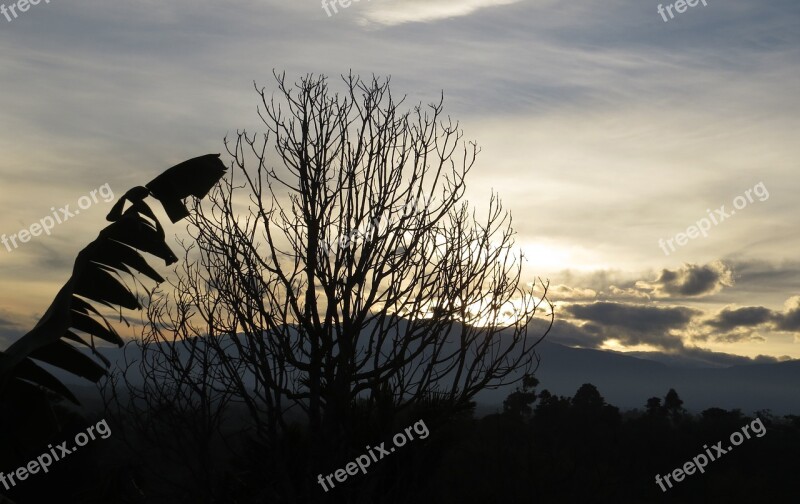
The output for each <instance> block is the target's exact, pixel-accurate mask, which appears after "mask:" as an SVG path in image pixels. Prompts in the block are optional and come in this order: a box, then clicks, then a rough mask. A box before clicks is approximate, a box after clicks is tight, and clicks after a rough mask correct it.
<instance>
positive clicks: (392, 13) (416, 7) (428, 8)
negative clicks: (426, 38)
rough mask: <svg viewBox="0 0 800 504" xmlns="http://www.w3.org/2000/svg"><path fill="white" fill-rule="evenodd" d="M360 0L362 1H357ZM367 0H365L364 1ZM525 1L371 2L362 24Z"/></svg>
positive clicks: (464, 12) (446, 14)
mask: <svg viewBox="0 0 800 504" xmlns="http://www.w3.org/2000/svg"><path fill="white" fill-rule="evenodd" d="M354 1H356V2H357V1H359V0H354ZM361 1H364V0H361ZM521 1H522V0H391V1H387V2H381V3H375V4H373V5H371V6H370V7H371V8H369V9H368V10H367V12H366V14H364V17H363V18H362V19H363V22H362V23H361V24H369V23H377V24H381V25H387V26H392V25H399V24H403V23H418V22H430V21H437V20H441V19H448V18H454V17H461V16H467V15H469V14H472V13H474V12H475V11H477V10H480V9H486V8H489V7H500V6H503V5H511V4H515V3H519V2H521Z"/></svg>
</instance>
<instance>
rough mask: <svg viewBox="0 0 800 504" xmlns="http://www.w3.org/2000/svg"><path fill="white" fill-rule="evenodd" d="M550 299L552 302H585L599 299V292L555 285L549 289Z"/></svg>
mask: <svg viewBox="0 0 800 504" xmlns="http://www.w3.org/2000/svg"><path fill="white" fill-rule="evenodd" d="M547 297H548V298H550V300H551V301H554V302H556V301H578V300H581V301H585V300H592V299H596V298H597V291H595V290H593V289H582V288H580V287H568V286H566V285H563V284H561V285H554V286H551V287H550V288H549V289H548V296H547Z"/></svg>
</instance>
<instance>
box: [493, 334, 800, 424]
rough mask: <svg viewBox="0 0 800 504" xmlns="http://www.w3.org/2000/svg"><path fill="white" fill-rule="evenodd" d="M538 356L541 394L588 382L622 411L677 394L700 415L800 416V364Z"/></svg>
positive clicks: (496, 394) (547, 350)
mask: <svg viewBox="0 0 800 504" xmlns="http://www.w3.org/2000/svg"><path fill="white" fill-rule="evenodd" d="M537 351H538V353H539V355H540V356H541V359H542V360H541V364H540V366H539V369H538V370H537V372H536V377H537V378H538V379H539V381H540V385H539V389H540V390H541V389H545V388H546V389H548V390H549V391H550V392H552V393H554V394H559V395H569V396H572V395H573V394H574V393H575V391H576V390H577V389H578V387H580V386H581V385H582V384H584V383H592V384H593V385H595V386H597V388H598V389H599V390H600V393H601V394H603V397H605V399H606V400H607V401H608V402H609V403H611V404H613V405H615V406H618V407H620V408H623V409H630V408H640V409H642V408H643V407H644V404H645V402H646V401H647V399H648V398H650V397H653V396H657V397H662V398H663V397H664V395H665V394H666V393H667V391H668V390H669V389H670V388H674V389H675V390H677V392H678V394H679V395H680V397H681V399H683V401H684V407H685V408H686V409H688V410H690V411H694V412H699V411H702V410H704V409H706V408H710V407H712V406H716V407H720V408H725V409H732V408H739V409H741V410H742V411H744V412H745V413H751V412H752V411H754V410H758V409H770V410H772V412H773V413H775V414H789V413H793V414H800V361H797V360H794V361H787V362H779V363H773V364H749V365H739V366H731V367H727V368H697V367H686V366H679V365H668V364H665V363H661V362H655V361H653V360H646V359H642V358H637V357H632V356H628V355H625V354H620V353H617V352H608V351H603V350H589V349H578V348H569V347H566V346H563V345H559V344H556V343H551V342H548V341H544V342H542V343H541V344H540V345H539V346H538V347H537ZM505 395H507V390H502V391H500V390H497V391H486V392H484V393H483V394H482V395H481V397H480V401H481V402H483V403H488V404H502V400H503V398H504V397H505Z"/></svg>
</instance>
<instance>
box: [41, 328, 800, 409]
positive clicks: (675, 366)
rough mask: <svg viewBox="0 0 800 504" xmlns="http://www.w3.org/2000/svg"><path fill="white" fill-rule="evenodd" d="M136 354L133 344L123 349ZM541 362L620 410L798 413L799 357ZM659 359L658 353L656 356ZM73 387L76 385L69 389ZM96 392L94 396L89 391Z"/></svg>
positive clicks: (503, 392)
mask: <svg viewBox="0 0 800 504" xmlns="http://www.w3.org/2000/svg"><path fill="white" fill-rule="evenodd" d="M127 352H128V358H129V359H132V358H136V355H135V352H136V348H135V347H129V348H128V349H127ZM537 352H538V353H539V355H540V357H541V364H540V366H539V369H538V370H537V371H536V377H537V378H538V379H539V381H540V385H539V387H538V390H543V389H548V390H549V391H550V392H551V393H554V394H558V395H568V396H572V395H573V394H574V393H575V391H576V390H577V389H578V388H579V387H580V386H581V385H582V384H584V383H592V384H593V385H595V386H596V387H597V388H598V389H599V390H600V393H601V394H602V395H603V397H605V399H606V401H608V402H609V403H610V404H613V405H615V406H618V407H620V408H622V409H632V408H639V409H642V408H643V407H644V405H645V403H646V401H647V399H648V398H650V397H654V396H657V397H664V395H665V394H666V393H667V391H668V390H669V389H670V388H674V389H675V390H677V391H678V394H679V395H680V397H681V399H683V401H684V407H685V408H686V409H688V410H689V411H692V412H700V411H702V410H704V409H706V408H710V407H720V408H725V409H733V408H739V409H741V410H742V411H743V412H745V413H747V414H749V413H752V412H753V411H755V410H760V409H770V410H772V412H773V413H774V414H781V415H783V414H800V361H799V360H794V361H787V362H780V363H770V364H748V365H736V366H730V367H725V368H719V367H716V368H711V367H706V368H701V367H697V363H686V362H682V361H680V360H671V359H670V358H669V357H668V356H665V357H664V359H663V362H656V361H655V360H652V358H653V357H654V356H653V355H649V354H648V357H650V358H648V359H644V358H639V357H635V356H632V355H629V354H622V353H618V352H611V351H603V350H590V349H579V348H570V347H567V346H564V345H560V344H557V343H552V342H549V341H543V342H542V343H540V344H539V345H538V346H537ZM102 353H103V354H104V355H105V356H106V357H108V358H109V360H111V362H112V363H115V362H118V361H119V362H121V361H122V360H123V359H122V350H121V349H116V348H114V349H102ZM655 358H658V356H655ZM51 371H52V372H53V373H54V374H56V375H57V376H58V377H59V378H60V379H62V380H63V381H64V382H65V383H67V384H71V385H78V386H79V387H80V386H83V387H80V388H79V389H76V393H78V394H81V395H83V394H89V396H91V395H93V394H94V391H93V389H92V388H88V387H85V386H86V385H91V384H88V383H87V382H86V381H83V380H81V379H79V378H76V377H74V376H71V375H66V374H65V373H63V372H59V371H58V370H53V369H52V368H51ZM73 388H75V387H73ZM512 390H513V387H508V386H507V387H502V388H500V389H497V390H485V391H483V392H481V393H480V394H479V395H478V396H477V397H476V400H477V402H478V404H479V408H478V411H479V412H480V413H491V412H494V411H497V410H499V409H501V408H502V403H503V399H505V397H506V396H507V395H508V394H509V393H510V392H511V391H512ZM94 395H95V396H96V394H94Z"/></svg>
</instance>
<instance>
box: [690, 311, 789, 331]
mask: <svg viewBox="0 0 800 504" xmlns="http://www.w3.org/2000/svg"><path fill="white" fill-rule="evenodd" d="M772 318H773V312H772V310H770V309H769V308H764V307H763V306H747V307H744V308H724V309H723V310H722V311H721V312H719V313H718V314H717V316H716V317H714V319H712V320H710V321H708V322H706V324H707V325H710V326H712V327H716V328H717V329H722V330H725V331H729V330H731V329H735V328H737V327H752V326H758V325H761V324H764V323H766V322H769V321H770V320H772Z"/></svg>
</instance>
